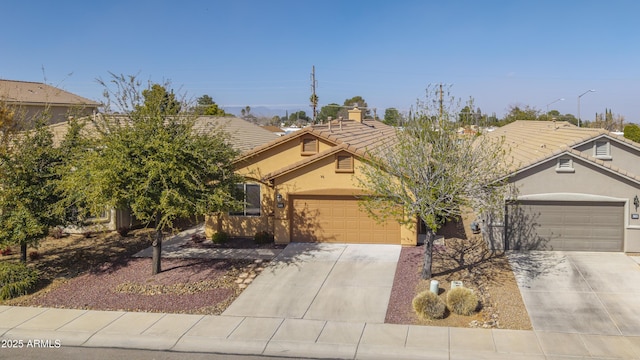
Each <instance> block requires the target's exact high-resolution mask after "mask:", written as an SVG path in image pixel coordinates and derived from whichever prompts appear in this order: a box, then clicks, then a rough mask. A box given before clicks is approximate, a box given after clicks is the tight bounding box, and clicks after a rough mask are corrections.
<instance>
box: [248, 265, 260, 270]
mask: <svg viewBox="0 0 640 360" xmlns="http://www.w3.org/2000/svg"><path fill="white" fill-rule="evenodd" d="M256 266H258V264H249V265H247V269H254V268H255V267H256Z"/></svg>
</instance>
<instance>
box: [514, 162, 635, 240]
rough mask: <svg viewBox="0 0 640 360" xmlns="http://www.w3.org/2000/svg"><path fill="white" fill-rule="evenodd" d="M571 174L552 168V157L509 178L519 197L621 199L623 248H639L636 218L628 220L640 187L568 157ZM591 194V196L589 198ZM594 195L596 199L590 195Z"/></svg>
mask: <svg viewBox="0 0 640 360" xmlns="http://www.w3.org/2000/svg"><path fill="white" fill-rule="evenodd" d="M571 159H572V160H573V167H574V169H575V172H573V173H559V172H557V171H556V164H557V160H556V159H551V160H549V161H547V162H545V163H543V164H540V165H538V166H535V167H533V168H530V169H527V170H525V171H522V172H520V173H519V174H517V175H515V176H514V177H513V178H511V182H513V183H515V184H516V186H517V188H518V191H519V194H518V196H519V197H521V198H526V197H529V198H532V197H531V196H532V195H536V197H534V198H537V199H540V200H543V199H544V200H563V201H572V200H573V201H580V200H582V201H588V200H589V199H591V200H594V199H595V200H598V201H611V202H624V203H625V209H624V217H625V221H624V228H625V247H624V250H625V251H627V252H636V251H640V220H634V219H631V214H634V213H638V212H640V208H639V209H638V211H636V210H635V207H634V206H633V198H634V197H635V196H636V195H638V194H640V186H639V185H638V184H637V183H635V182H633V181H631V180H627V179H625V178H623V177H621V176H619V175H617V174H614V173H612V172H610V171H608V170H605V169H602V168H599V167H598V166H596V165H594V164H592V163H590V162H587V161H584V160H582V159H579V158H576V157H571ZM590 196H591V197H590ZM593 196H596V197H597V198H594V197H593Z"/></svg>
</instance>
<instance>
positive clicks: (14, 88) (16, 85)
mask: <svg viewBox="0 0 640 360" xmlns="http://www.w3.org/2000/svg"><path fill="white" fill-rule="evenodd" d="M0 101H3V102H5V103H6V104H8V105H11V106H14V107H15V108H17V109H18V110H19V118H20V119H21V121H22V122H23V123H22V124H20V125H21V126H22V127H23V128H29V127H30V126H31V125H32V124H33V119H34V118H36V117H37V116H39V115H41V114H42V113H43V112H44V111H45V110H47V111H48V115H49V116H50V118H49V122H50V123H51V124H55V123H59V122H64V121H67V120H69V116H76V117H81V116H87V115H91V114H95V113H97V112H98V107H99V106H100V105H101V104H100V103H98V102H95V101H92V100H89V99H86V98H83V97H82V96H79V95H76V94H72V93H70V92H68V91H64V90H62V89H58V88H56V87H54V86H51V85H47V84H44V83H38V82H29V81H16V80H1V79H0Z"/></svg>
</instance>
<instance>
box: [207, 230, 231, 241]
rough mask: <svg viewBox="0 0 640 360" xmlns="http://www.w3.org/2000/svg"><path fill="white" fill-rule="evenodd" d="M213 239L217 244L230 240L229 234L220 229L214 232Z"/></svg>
mask: <svg viewBox="0 0 640 360" xmlns="http://www.w3.org/2000/svg"><path fill="white" fill-rule="evenodd" d="M211 241H213V242H214V243H216V244H224V243H226V242H227V241H229V234H227V233H226V232H224V231H218V232H217V233H215V234H213V236H212V237H211Z"/></svg>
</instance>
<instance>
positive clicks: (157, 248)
mask: <svg viewBox="0 0 640 360" xmlns="http://www.w3.org/2000/svg"><path fill="white" fill-rule="evenodd" d="M151 246H152V248H153V255H152V257H151V268H152V269H151V274H152V275H156V274H158V273H160V272H161V271H162V266H161V261H160V257H161V255H162V229H161V228H160V214H159V213H158V214H156V236H155V238H154V240H153V243H152V244H151Z"/></svg>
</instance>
